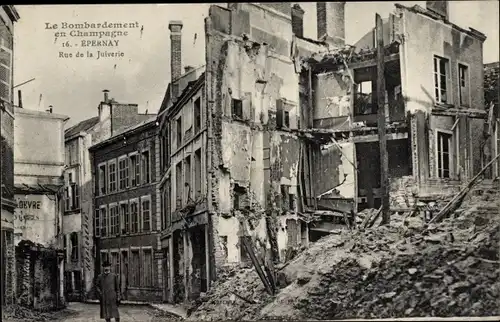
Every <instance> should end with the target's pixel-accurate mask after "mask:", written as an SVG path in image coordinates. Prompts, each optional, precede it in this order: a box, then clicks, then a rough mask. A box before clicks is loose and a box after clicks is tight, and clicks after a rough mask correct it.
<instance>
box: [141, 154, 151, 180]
mask: <svg viewBox="0 0 500 322" xmlns="http://www.w3.org/2000/svg"><path fill="white" fill-rule="evenodd" d="M149 165H150V159H149V151H144V152H142V180H143V183H149V181H150V179H151V178H150V176H151V174H150V170H151V169H150V166H149Z"/></svg>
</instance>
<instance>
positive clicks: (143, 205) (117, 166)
mask: <svg viewBox="0 0 500 322" xmlns="http://www.w3.org/2000/svg"><path fill="white" fill-rule="evenodd" d="M158 141H159V138H158V136H157V127H156V117H152V118H150V119H149V120H147V121H144V122H141V123H139V124H137V125H135V126H133V127H131V128H129V129H127V130H124V131H122V133H120V134H118V135H115V136H113V137H111V138H110V139H107V140H104V141H102V142H101V143H98V144H96V145H94V146H92V147H91V148H90V150H89V151H90V153H91V163H92V172H93V186H94V200H93V209H94V216H93V220H94V240H95V253H94V256H95V258H96V262H95V272H96V274H95V276H97V274H98V273H100V271H101V265H102V263H103V261H105V260H109V261H110V262H111V263H112V271H113V272H115V273H116V274H117V275H118V276H119V279H120V285H121V290H122V294H123V299H126V300H133V301H145V302H160V301H161V299H162V291H161V290H162V266H161V265H162V257H163V256H162V254H163V253H162V252H161V247H160V230H161V218H160V207H159V205H158V201H159V200H158V191H157V183H158V182H157V181H158V178H157V175H158V174H159V158H157V150H158V146H159V143H158Z"/></svg>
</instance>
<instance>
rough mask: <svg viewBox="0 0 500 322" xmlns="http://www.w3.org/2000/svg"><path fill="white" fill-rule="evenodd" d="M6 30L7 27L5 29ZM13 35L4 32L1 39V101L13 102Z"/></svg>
mask: <svg viewBox="0 0 500 322" xmlns="http://www.w3.org/2000/svg"><path fill="white" fill-rule="evenodd" d="M4 28H5V27H4ZM11 75H12V34H10V33H9V32H7V31H6V32H2V37H1V38H0V100H4V101H6V102H9V103H10V102H11V101H12V92H11V91H12V79H11Z"/></svg>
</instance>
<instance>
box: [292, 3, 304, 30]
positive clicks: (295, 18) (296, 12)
mask: <svg viewBox="0 0 500 322" xmlns="http://www.w3.org/2000/svg"><path fill="white" fill-rule="evenodd" d="M292 31H293V33H294V34H295V35H296V36H297V37H304V10H303V9H302V8H301V7H300V6H299V5H298V4H297V3H296V4H294V5H293V7H292Z"/></svg>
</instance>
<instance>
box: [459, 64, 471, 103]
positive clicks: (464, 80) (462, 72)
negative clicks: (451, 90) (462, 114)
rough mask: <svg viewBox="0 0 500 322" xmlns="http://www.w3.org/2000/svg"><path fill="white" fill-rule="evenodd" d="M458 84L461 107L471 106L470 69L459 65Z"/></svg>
mask: <svg viewBox="0 0 500 322" xmlns="http://www.w3.org/2000/svg"><path fill="white" fill-rule="evenodd" d="M458 84H459V88H460V105H461V106H469V69H468V67H467V66H464V65H462V64H458Z"/></svg>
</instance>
